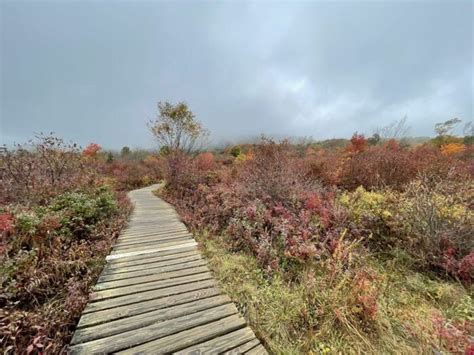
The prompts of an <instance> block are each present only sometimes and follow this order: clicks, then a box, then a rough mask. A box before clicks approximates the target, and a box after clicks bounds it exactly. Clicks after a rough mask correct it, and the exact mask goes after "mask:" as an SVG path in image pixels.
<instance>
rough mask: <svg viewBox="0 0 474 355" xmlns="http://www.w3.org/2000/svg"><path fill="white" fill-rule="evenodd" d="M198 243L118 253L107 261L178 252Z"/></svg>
mask: <svg viewBox="0 0 474 355" xmlns="http://www.w3.org/2000/svg"><path fill="white" fill-rule="evenodd" d="M196 245H197V243H196V242H194V241H193V242H190V243H188V244H182V245H176V246H169V247H160V248H150V249H146V250H139V251H132V252H128V253H117V254H113V255H108V256H107V257H106V258H105V260H107V261H109V260H112V259H119V258H128V257H130V256H137V255H144V254H152V253H157V252H162V251H165V250H176V249H181V248H188V247H190V246H196Z"/></svg>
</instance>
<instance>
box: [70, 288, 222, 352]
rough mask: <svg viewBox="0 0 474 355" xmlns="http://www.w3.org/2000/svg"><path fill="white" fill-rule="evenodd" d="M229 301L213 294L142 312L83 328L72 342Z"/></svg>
mask: <svg viewBox="0 0 474 355" xmlns="http://www.w3.org/2000/svg"><path fill="white" fill-rule="evenodd" d="M228 303H231V300H230V298H229V297H228V296H225V295H219V296H213V297H209V298H204V299H199V300H196V301H193V302H188V303H184V304H180V305H176V306H172V307H168V308H164V309H159V310H156V311H151V312H147V313H141V314H138V315H135V316H131V317H128V318H123V319H117V320H113V321H110V322H107V323H103V324H99V325H95V326H92V327H87V328H81V329H79V330H78V331H77V332H76V333H75V334H74V338H73V339H72V341H71V344H79V343H85V342H88V341H91V340H96V339H100V338H105V337H109V336H111V335H115V334H120V333H124V332H126V331H129V330H134V329H138V328H142V327H145V326H147V325H151V324H153V323H157V322H161V321H165V320H169V319H173V318H178V317H181V316H185V315H188V314H192V313H196V312H198V311H202V310H205V309H209V308H213V307H217V306H220V305H223V304H228Z"/></svg>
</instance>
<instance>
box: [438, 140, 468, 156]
mask: <svg viewBox="0 0 474 355" xmlns="http://www.w3.org/2000/svg"><path fill="white" fill-rule="evenodd" d="M465 149H466V147H465V146H464V144H461V143H448V144H444V145H442V146H441V153H442V154H444V155H455V154H458V153H462V152H463V151H464V150H465Z"/></svg>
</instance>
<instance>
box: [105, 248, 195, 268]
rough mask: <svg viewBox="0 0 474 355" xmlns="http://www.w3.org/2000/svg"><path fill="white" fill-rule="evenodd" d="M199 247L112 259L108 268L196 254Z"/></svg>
mask: <svg viewBox="0 0 474 355" xmlns="http://www.w3.org/2000/svg"><path fill="white" fill-rule="evenodd" d="M197 250H198V249H197V245H191V246H189V247H185V248H178V249H176V248H175V249H168V250H162V251H157V252H155V253H149V254H144V255H136V256H129V257H126V258H120V259H112V260H108V262H107V266H110V267H115V266H118V267H119V266H120V265H121V264H122V263H133V262H136V261H138V262H142V261H147V260H148V259H152V258H158V257H163V256H169V255H176V256H177V255H179V254H182V253H186V252H189V251H194V252H196V251H197Z"/></svg>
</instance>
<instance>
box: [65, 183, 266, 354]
mask: <svg viewBox="0 0 474 355" xmlns="http://www.w3.org/2000/svg"><path fill="white" fill-rule="evenodd" d="M157 187H158V185H154V186H150V187H147V188H143V189H140V190H135V191H132V192H130V193H129V197H130V199H131V200H132V202H133V203H134V205H135V209H134V211H133V214H132V217H131V219H130V221H129V223H128V226H127V228H126V229H124V230H123V231H122V233H121V235H120V236H119V238H118V239H117V242H116V243H115V245H114V247H113V249H112V252H111V254H110V255H109V256H108V257H107V265H106V266H105V268H104V270H103V271H102V274H101V275H100V277H99V280H98V282H97V285H96V286H95V287H94V290H93V293H92V295H91V297H90V301H89V304H88V305H87V307H86V308H85V309H84V312H83V314H82V317H81V319H80V321H79V324H78V327H77V330H76V332H75V334H74V337H73V339H72V341H71V346H70V352H71V353H72V354H76V353H77V354H94V353H101V354H103V353H116V352H118V353H123V354H136V353H140V354H161V353H182V354H190V353H192V354H203V353H213V354H216V353H228V354H240V353H246V354H266V351H265V349H264V348H263V346H262V345H261V344H260V342H259V341H258V339H256V338H255V335H254V333H253V331H252V330H251V329H250V328H249V327H248V326H247V325H246V323H245V320H244V319H243V318H242V317H241V316H240V315H239V313H238V311H237V308H236V307H235V305H234V304H233V303H232V302H231V300H230V299H229V297H228V296H226V295H223V294H222V293H221V292H220V291H219V289H218V288H217V283H216V281H215V280H214V279H213V277H212V275H211V273H210V272H209V269H208V268H207V266H206V262H205V261H204V260H203V259H202V258H201V255H200V253H199V251H198V250H197V245H196V242H195V241H194V239H193V236H192V235H191V234H190V233H189V232H188V230H187V229H186V226H185V225H184V224H183V223H182V222H181V221H180V220H179V217H178V215H177V214H176V212H175V210H174V208H173V207H172V206H171V205H169V204H168V203H166V202H164V201H163V200H161V199H159V198H157V197H156V196H154V195H153V192H152V191H153V190H155V189H156V188H157Z"/></svg>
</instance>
